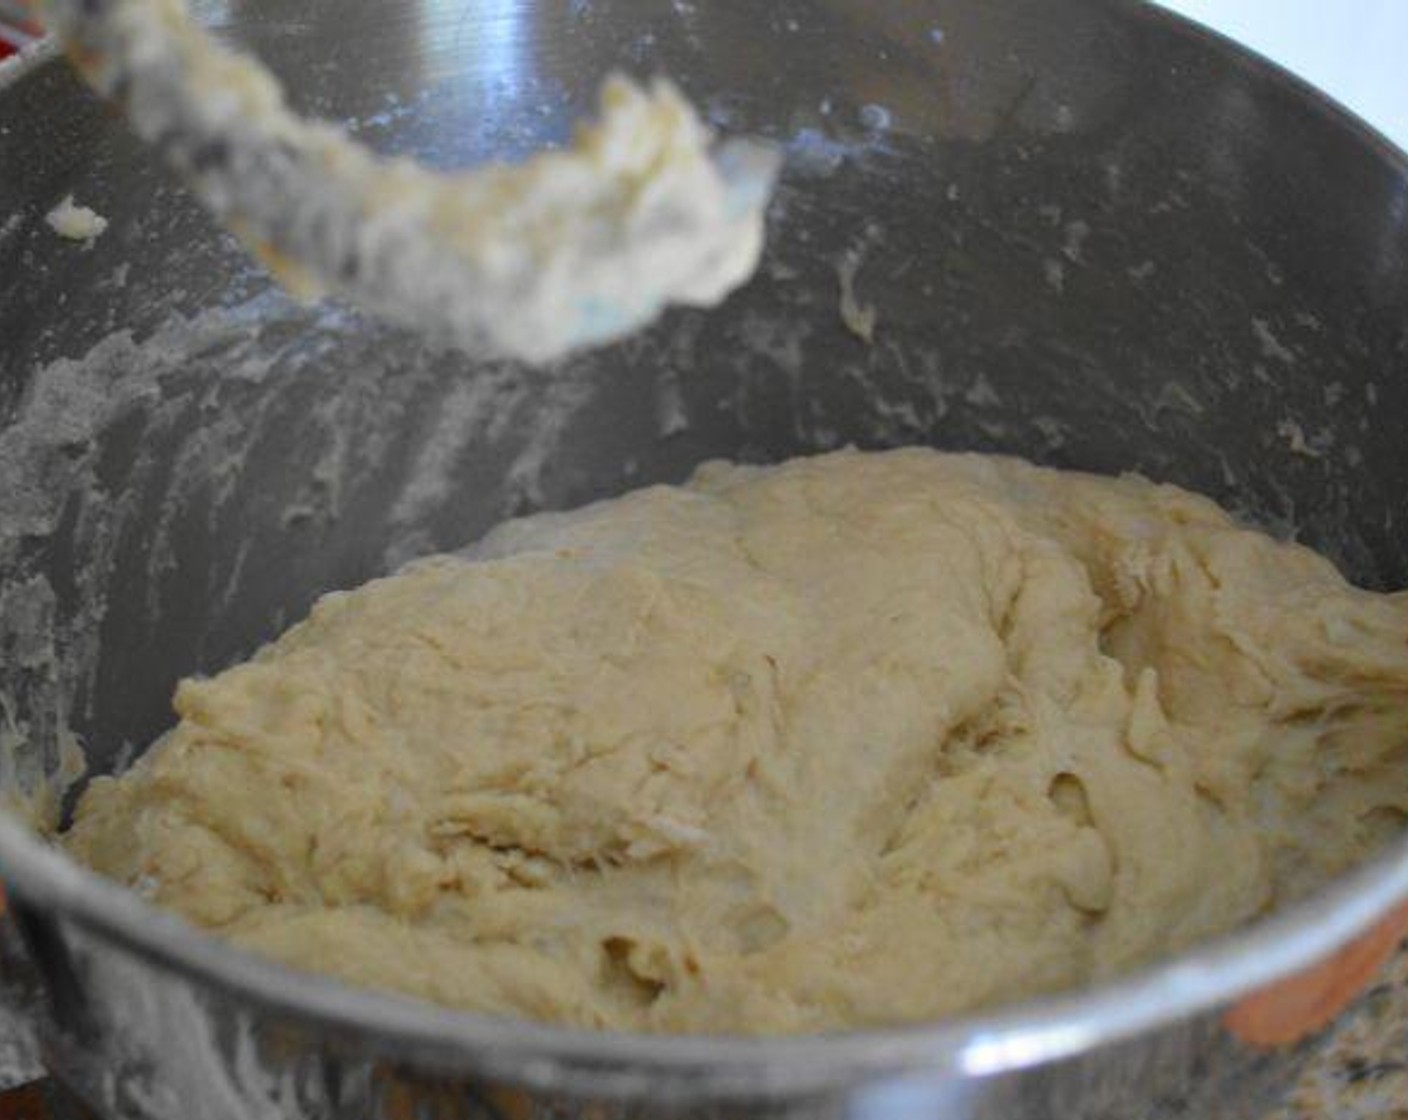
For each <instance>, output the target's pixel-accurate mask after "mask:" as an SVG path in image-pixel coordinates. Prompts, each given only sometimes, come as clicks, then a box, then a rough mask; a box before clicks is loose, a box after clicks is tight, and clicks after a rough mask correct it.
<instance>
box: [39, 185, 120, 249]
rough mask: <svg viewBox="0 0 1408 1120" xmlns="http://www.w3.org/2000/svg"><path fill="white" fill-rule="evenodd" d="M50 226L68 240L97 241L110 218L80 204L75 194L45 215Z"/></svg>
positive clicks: (67, 197)
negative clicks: (74, 197) (74, 198)
mask: <svg viewBox="0 0 1408 1120" xmlns="http://www.w3.org/2000/svg"><path fill="white" fill-rule="evenodd" d="M44 221H45V222H47V223H48V225H49V228H50V229H51V230H53V231H54V232H55V233H57V234H58V235H59V236H60V237H62V238H64V239H65V240H67V241H96V240H97V239H98V238H99V237H101V236H102V235H103V232H104V231H105V230H106V229H107V228H108V220H107V219H106V218H105V217H103V216H102V215H101V214H99V213H98V212H97V211H96V210H94V209H92V208H91V207H88V206H79V205H78V204H77V203H76V202H74V201H73V195H71V194H70V195H65V196H64V200H63V201H62V202H60V203H59V204H58V205H57V206H55V207H54V208H53V209H52V210H50V211H49V213H47V214H46V215H44Z"/></svg>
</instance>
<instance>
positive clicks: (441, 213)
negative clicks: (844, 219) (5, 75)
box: [38, 0, 779, 362]
mask: <svg viewBox="0 0 1408 1120" xmlns="http://www.w3.org/2000/svg"><path fill="white" fill-rule="evenodd" d="M38 4H39V7H40V9H41V10H42V11H43V13H44V14H45V16H46V18H47V21H48V23H49V25H50V26H51V27H52V28H53V29H54V30H55V31H57V32H58V34H59V35H60V36H61V38H62V39H63V41H64V43H65V45H66V47H67V49H68V53H69V55H70V57H71V58H72V59H73V60H74V62H75V63H76V64H77V66H78V67H79V69H80V70H81V71H82V72H83V74H84V75H85V76H86V78H87V79H88V81H89V82H90V83H91V84H92V85H93V86H94V88H95V89H97V90H98V92H100V93H102V94H103V95H105V96H107V97H109V98H111V99H113V100H114V101H116V102H119V103H120V104H121V105H122V106H123V107H124V108H125V110H126V112H127V115H128V117H129V119H130V121H131V123H132V125H133V127H134V128H135V129H136V131H137V132H138V134H139V135H141V136H142V137H143V138H144V139H145V140H147V141H148V142H150V143H152V144H153V145H154V146H156V147H157V148H158V149H159V150H160V151H161V152H162V154H163V155H164V156H165V158H166V159H167V160H168V161H169V162H170V163H171V164H172V165H173V166H174V167H176V168H177V169H178V170H179V171H180V172H181V173H182V174H183V175H184V176H185V177H186V179H187V181H188V182H189V183H190V184H191V186H192V187H193V188H194V190H195V192H196V193H197V194H198V195H199V196H200V197H201V198H202V199H203V200H204V202H205V203H206V204H207V205H208V206H209V207H210V208H211V209H212V210H213V211H214V212H215V214H216V215H218V216H219V218H220V219H221V220H222V221H223V222H224V223H225V224H226V226H228V227H229V228H230V229H231V230H233V231H234V232H235V233H236V234H238V235H239V236H240V237H241V239H242V240H243V241H244V242H245V243H246V244H247V245H248V246H249V247H250V248H251V249H252V251H253V252H254V253H255V254H256V255H257V256H258V257H259V258H260V259H261V260H263V261H264V262H265V264H267V265H268V266H269V267H270V268H271V269H272V270H273V272H274V273H275V274H276V275H277V276H278V277H279V278H280V280H281V281H282V282H283V283H284V284H285V286H286V287H288V288H289V289H290V290H292V291H293V292H295V293H296V294H299V295H301V296H305V297H308V298H312V297H316V296H319V295H322V294H324V293H335V294H338V295H341V296H344V297H346V298H348V299H350V300H351V301H352V302H354V303H356V304H358V305H360V306H362V307H364V308H365V309H367V310H369V311H372V312H374V313H376V314H379V315H380V316H382V317H383V318H386V319H388V320H392V321H395V322H397V323H400V324H402V325H404V326H408V327H411V328H413V329H416V330H419V331H421V332H423V333H424V334H425V335H427V336H428V338H429V339H430V340H432V341H434V342H437V343H443V344H449V345H455V346H459V347H460V348H462V349H464V350H466V351H469V352H471V353H482V354H489V355H502V356H510V357H517V358H523V359H526V360H530V361H538V362H542V361H548V360H551V359H554V358H557V357H559V356H561V355H563V354H565V353H567V352H568V351H570V350H572V349H574V348H577V347H582V346H588V345H593V344H597V343H602V342H606V341H609V340H611V339H614V338H618V337H621V336H623V335H625V334H628V333H630V332H631V331H633V330H635V329H637V328H639V327H642V326H644V325H645V324H646V323H648V322H649V321H650V320H651V319H653V318H654V317H655V316H656V315H657V314H658V313H659V312H660V311H661V310H662V309H663V308H664V307H665V306H666V305H667V304H671V303H680V304H692V305H696V306H709V305H713V304H716V303H718V302H719V301H720V300H722V299H723V298H724V297H725V296H726V295H727V294H728V293H729V292H730V291H732V290H733V289H734V288H735V287H737V286H738V285H739V284H741V283H743V282H744V281H745V280H746V279H747V278H748V277H749V276H750V275H751V274H752V272H753V270H754V268H755V267H756V265H757V261H758V257H759V255H760V252H761V247H762V240H763V213H764V210H765V208H766V206H767V202H768V199H769V197H770V195H771V191H772V186H773V183H774V180H775V178H776V173H777V169H778V164H779V157H778V155H777V153H776V152H775V151H774V150H773V149H772V148H770V147H767V146H765V145H762V144H759V143H756V142H752V141H748V140H731V141H728V142H725V143H722V144H720V145H718V146H717V147H713V146H712V141H711V136H710V133H709V131H708V129H707V128H706V127H705V125H704V124H703V123H702V122H701V121H700V120H699V118H698V116H697V115H696V114H695V112H694V110H693V109H692V108H691V106H690V105H689V104H688V103H687V102H686V101H685V100H684V98H683V97H682V96H681V95H680V94H679V93H678V91H677V90H676V89H675V87H674V86H673V85H671V84H670V83H669V82H667V81H664V80H657V81H656V82H654V83H652V84H651V85H649V86H639V85H636V84H634V83H632V82H630V81H628V80H627V79H625V78H622V77H612V78H610V79H608V81H607V83H606V84H605V86H604V87H603V90H602V95H601V115H600V117H599V119H598V120H597V121H595V122H593V123H591V124H588V125H584V126H582V127H580V128H579V130H578V133H577V136H576V139H575V141H574V143H573V144H572V146H571V147H569V148H565V149H563V150H560V151H550V152H544V153H540V154H539V155H537V156H536V157H534V158H532V159H530V160H528V161H527V162H525V163H522V164H517V165H493V166H488V167H483V168H476V169H472V170H469V171H463V172H458V173H451V174H438V173H433V172H431V171H429V170H427V169H425V168H423V167H421V166H420V165H418V164H416V163H414V162H412V161H410V160H407V159H393V158H383V157H379V156H376V155H374V154H373V153H371V152H370V151H369V150H367V149H365V148H364V147H362V146H361V145H359V144H357V143H356V142H354V141H353V140H351V139H350V138H349V137H348V136H347V135H346V134H345V133H344V132H342V131H341V130H340V129H338V128H336V127H335V126H333V125H330V124H327V123H321V122H316V121H311V120H304V119H302V118H300V117H298V116H297V115H296V114H294V113H293V112H292V110H290V108H289V107H288V105H287V103H286V101H285V99H284V95H283V91H282V89H281V88H280V86H279V84H278V82H277V81H276V80H275V79H274V78H273V76H272V75H270V74H269V73H268V72H267V71H266V70H264V68H263V67H262V66H260V65H259V64H258V63H256V62H254V61H253V60H252V59H249V58H246V57H244V56H241V55H239V54H236V53H234V52H233V51H230V50H228V49H227V48H225V47H223V46H220V45H219V44H217V43H216V42H215V41H214V40H213V39H212V38H211V37H210V36H209V35H207V33H206V32H205V31H204V30H203V29H202V28H201V27H199V26H198V25H197V24H196V22H195V21H194V20H193V19H192V17H191V16H190V14H189V12H188V11H187V10H186V8H185V7H184V6H183V4H182V3H181V2H180V0H38Z"/></svg>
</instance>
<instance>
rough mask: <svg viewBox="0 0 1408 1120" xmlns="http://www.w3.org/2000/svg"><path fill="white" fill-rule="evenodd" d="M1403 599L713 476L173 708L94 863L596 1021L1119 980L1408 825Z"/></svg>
mask: <svg viewBox="0 0 1408 1120" xmlns="http://www.w3.org/2000/svg"><path fill="white" fill-rule="evenodd" d="M1405 635H1408V598H1405V596H1404V595H1378V594H1371V593H1368V592H1364V591H1360V590H1356V589H1354V588H1352V587H1350V586H1349V585H1347V584H1346V583H1345V582H1344V580H1343V579H1342V578H1341V577H1340V576H1339V575H1338V574H1337V573H1336V571H1335V570H1334V568H1333V567H1332V566H1331V565H1330V563H1329V562H1327V561H1326V560H1324V559H1322V558H1320V557H1318V556H1316V555H1315V554H1313V553H1311V552H1309V551H1307V550H1305V549H1303V548H1300V547H1297V546H1294V545H1288V544H1281V543H1277V542H1275V541H1273V540H1271V539H1270V538H1268V537H1266V536H1263V535H1261V534H1260V533H1256V532H1252V531H1248V530H1245V529H1242V528H1239V527H1238V526H1237V525H1236V524H1235V523H1234V522H1233V521H1232V520H1231V519H1230V518H1229V517H1228V516H1227V515H1226V514H1225V513H1224V512H1222V511H1221V510H1220V509H1219V508H1218V507H1216V506H1215V505H1213V504H1212V503H1211V502H1210V501H1207V500H1205V499H1203V498H1199V497H1195V496H1194V495H1191V494H1189V493H1186V492H1184V491H1182V490H1178V489H1176V488H1173V487H1169V486H1158V485H1154V484H1152V483H1150V482H1147V481H1145V480H1143V479H1140V478H1134V477H1127V478H1122V479H1108V478H1098V477H1093V476H1088V475H1080V474H1070V473H1057V472H1052V471H1048V470H1042V469H1038V468H1035V467H1032V466H1030V465H1028V464H1025V463H1022V462H1020V461H1016V460H1010V459H998V458H987V457H981V456H972V455H942V454H938V453H935V452H931V451H926V450H906V451H896V452H889V453H884V454H862V453H855V452H847V453H840V454H834V455H828V456H823V457H819V458H813V459H803V460H797V461H794V462H790V463H787V464H785V465H783V466H781V467H777V468H771V469H760V468H749V467H738V466H729V465H724V464H711V465H708V466H706V467H704V468H702V469H701V470H700V471H699V472H698V473H697V474H696V476H695V477H694V478H693V480H692V481H691V482H690V483H689V484H688V485H687V486H685V487H682V488H668V487H656V488H652V489H647V490H642V491H639V492H636V493H633V494H630V495H627V496H626V497H623V498H621V499H619V500H616V501H611V502H606V503H602V504H599V505H596V506H592V507H589V508H587V509H585V510H582V511H579V512H577V513H574V514H570V515H547V516H540V517H536V518H532V519H528V520H525V521H520V522H511V523H509V524H507V525H505V526H503V527H501V528H500V529H499V530H497V531H496V532H495V533H494V534H491V536H490V537H489V538H488V539H487V541H485V542H484V543H483V544H481V545H480V546H478V547H477V548H476V549H474V550H472V551H471V552H470V554H468V555H467V556H464V557H453V556H446V557H439V558H435V559H432V560H427V561H424V562H421V563H417V564H415V565H413V566H412V567H410V568H408V569H407V570H405V571H403V572H402V573H400V574H398V575H396V576H393V577H390V578H387V579H381V580H377V581H374V582H372V583H370V584H368V585H366V586H365V587H362V588H360V589H359V590H356V591H353V592H350V593H345V594H344V593H340V594H332V595H328V596H327V597H325V598H324V599H323V600H322V601H321V602H319V603H318V604H317V606H316V607H315V608H314V609H313V611H312V614H311V616H310V617H309V619H308V620H307V621H305V622H303V623H301V624H300V625H298V626H296V627H294V628H293V629H292V630H291V631H289V632H288V633H287V634H285V635H284V636H283V637H282V638H280V639H279V640H278V641H277V642H275V643H274V644H272V645H270V646H268V647H266V648H265V649H263V650H262V651H261V652H260V653H259V654H258V655H256V656H255V657H254V659H253V660H251V661H250V662H248V663H247V664H243V665H239V666H237V667H235V668H233V669H230V670H228V671H226V672H224V673H221V674H219V675H218V676H216V677H214V678H211V679H208V680H189V681H186V682H185V683H183V684H182V685H181V686H180V689H179V690H178V692H177V694H176V709H177V711H178V712H179V713H180V717H181V720H180V723H179V725H178V726H177V727H176V728H175V729H174V730H173V731H172V732H171V733H170V734H169V735H168V736H167V737H166V738H165V739H163V740H162V741H161V743H160V744H159V745H157V746H156V747H155V748H153V749H152V750H151V751H150V752H149V754H148V755H147V756H146V757H145V758H143V759H142V760H141V761H140V762H139V763H138V764H137V765H136V766H135V767H134V768H133V769H132V770H131V772H129V773H128V774H127V775H126V776H124V777H122V778H120V779H118V780H116V781H113V780H103V781H98V782H95V783H94V784H93V786H92V788H91V789H90V790H89V792H88V793H87V795H86V797H85V798H84V800H83V803H82V806H81V808H80V812H79V817H78V822H77V824H76V825H75V827H74V828H73V829H72V831H71V832H70V833H69V834H68V835H67V838H66V843H67V845H68V847H69V849H70V850H71V851H72V852H73V853H74V854H75V855H76V856H78V857H79V858H80V859H82V860H84V861H86V862H88V863H89V864H91V865H92V866H94V867H96V868H98V869H100V870H101V871H103V872H105V873H107V874H108V875H111V876H113V877H115V878H117V879H119V880H121V881H122V882H124V883H129V884H133V885H135V886H137V887H138V888H139V889H142V890H145V891H146V892H147V893H148V894H149V895H150V897H151V898H153V899H154V900H155V901H156V902H157V903H159V904H161V905H162V906H166V907H170V908H172V909H174V910H176V911H177V912H179V913H181V914H184V915H185V916H186V917H188V918H190V919H191V920H192V921H194V922H196V923H198V924H200V925H202V926H204V927H207V928H208V929H211V930H213V931H215V932H217V933H218V934H220V935H221V936H223V937H226V938H228V939H229V940H231V941H233V942H234V943H235V944H237V945H241V946H245V947H248V948H249V949H252V950H255V951H257V952H259V953H264V954H268V955H269V956H272V957H275V958H277V959H279V960H281V961H285V962H288V963H289V964H292V965H295V966H298V967H301V968H309V969H315V970H322V971H326V972H330V973H333V974H335V975H337V976H340V977H343V978H345V979H347V980H349V981H353V982H355V983H359V984H366V985H372V986H375V987H378V988H386V989H392V990H395V991H399V992H403V993H409V994H411V995H414V996H421V997H425V998H426V999H430V1000H435V1001H439V1002H442V1003H446V1004H450V1005H454V1006H458V1007H465V1008H475V1009H480V1010H483V1011H488V1012H496V1013H505V1014H514V1015H523V1016H529V1017H533V1018H538V1019H546V1020H553V1021H557V1022H562V1023H572V1024H583V1025H588V1026H593V1027H617V1028H628V1029H640V1030H650V1031H710V1032H712V1031H743V1032H794V1031H812V1030H818V1029H823V1028H835V1027H845V1026H860V1025H866V1024H879V1023H893V1022H898V1021H905V1020H919V1019H931V1018H934V1017H938V1016H943V1015H948V1014H951V1013H954V1012H959V1011H963V1010H965V1009H970V1008H975V1007H981V1006H985V1005H990V1004H994V1003H999V1002H1002V1001H1008V1000H1013V999H1017V998H1020V997H1025V996H1030V995H1033V994H1035V993H1039V992H1048V991H1051V990H1055V989H1061V988H1068V987H1071V986H1073V985H1078V984H1082V983H1086V982H1089V981H1091V980H1094V979H1098V978H1100V977H1105V976H1109V975H1110V974H1112V973H1117V972H1120V971H1122V970H1125V969H1128V968H1129V967H1130V966H1131V965H1133V964H1135V963H1136V962H1140V961H1145V960H1147V959H1149V958H1152V957H1156V956H1159V955H1161V954H1165V953H1168V952H1171V951H1173V950H1177V949H1179V948H1181V947H1184V946H1187V945H1188V944H1190V943H1191V942H1194V941H1196V940H1198V939H1199V938H1204V937H1207V936H1208V935H1210V934H1214V933H1216V932H1218V931H1222V930H1226V929H1228V928H1229V927H1231V926H1235V925H1237V924H1238V923H1241V922H1245V921H1247V920H1248V919H1251V918H1253V917H1255V916H1256V915H1258V914H1260V913H1262V912H1263V911H1265V910H1266V909H1267V908H1268V907H1271V906H1274V905H1276V904H1278V903H1280V902H1283V901H1284V900H1285V899H1287V898H1289V897H1291V896H1294V895H1296V894H1299V893H1300V892H1302V891H1304V890H1306V889H1307V888H1309V887H1310V886H1312V885H1314V884H1315V883H1317V882H1319V881H1321V880H1323V879H1324V878H1325V877H1327V876H1330V875H1333V874H1335V873H1336V872H1339V871H1340V870H1342V869H1344V868H1345V867H1347V866H1348V865H1350V864H1352V863H1354V862H1355V861H1356V860H1359V859H1361V858H1362V857H1363V856H1365V855H1366V854H1367V853H1369V852H1370V851H1371V850H1373V849H1374V848H1375V846H1376V845H1378V844H1379V843H1380V842H1381V841H1382V840H1383V839H1384V838H1385V837H1386V836H1388V835H1390V834H1391V833H1392V832H1394V831H1395V830H1396V829H1397V827H1398V826H1399V825H1400V824H1401V823H1402V821H1403V819H1404V811H1405V810H1408V758H1405V752H1408V642H1405Z"/></svg>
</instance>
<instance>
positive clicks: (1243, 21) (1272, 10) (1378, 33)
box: [1161, 0, 1408, 149]
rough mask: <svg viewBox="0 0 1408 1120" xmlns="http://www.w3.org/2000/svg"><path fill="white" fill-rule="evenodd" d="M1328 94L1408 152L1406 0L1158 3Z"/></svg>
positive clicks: (1175, 0)
mask: <svg viewBox="0 0 1408 1120" xmlns="http://www.w3.org/2000/svg"><path fill="white" fill-rule="evenodd" d="M1161 2H1162V3H1163V5H1164V7H1166V8H1171V9H1173V10H1174V11H1176V12H1179V13H1181V14H1183V15H1185V16H1189V17H1191V18H1193V19H1196V20H1198V21H1199V22H1201V23H1205V24H1207V25H1208V26H1209V27H1212V28H1214V29H1216V30H1218V31H1221V32H1222V33H1223V34H1224V35H1228V36H1230V37H1231V38H1233V39H1236V40H1238V41H1239V42H1241V43H1244V44H1246V45H1247V46H1249V47H1251V48H1252V49H1253V50H1256V51H1259V52H1260V53H1261V54H1264V55H1266V56H1267V57H1268V58H1271V59H1274V60H1275V61H1276V62H1279V63H1280V64H1281V65H1282V66H1284V67H1286V68H1287V69H1288V70H1293V71H1295V72H1296V73H1297V74H1299V75H1300V76H1301V77H1303V78H1306V79H1308V80H1309V81H1311V82H1313V83H1314V84H1315V85H1317V86H1319V87H1320V88H1321V89H1323V90H1325V91H1326V92H1328V93H1329V94H1330V95H1331V96H1333V97H1334V98H1335V99H1336V100H1338V101H1339V102H1340V103H1341V104H1343V105H1345V106H1347V107H1348V108H1350V109H1352V110H1353V111H1354V112H1356V113H1358V114H1359V115H1360V116H1361V117H1363V118H1364V119H1365V120H1367V121H1368V122H1369V123H1370V124H1372V125H1374V126H1375V127H1376V128H1378V129H1379V130H1380V131H1381V132H1383V133H1385V134H1386V135H1387V136H1389V137H1390V138H1391V139H1392V140H1394V141H1395V142H1396V143H1397V144H1398V145H1399V146H1400V147H1402V148H1405V149H1408V0H1161Z"/></svg>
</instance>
